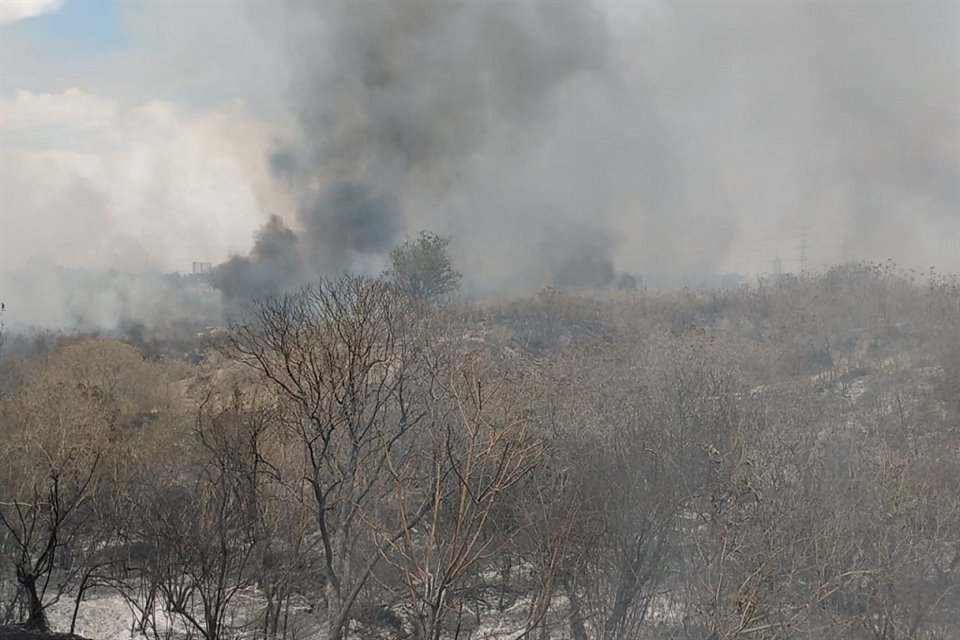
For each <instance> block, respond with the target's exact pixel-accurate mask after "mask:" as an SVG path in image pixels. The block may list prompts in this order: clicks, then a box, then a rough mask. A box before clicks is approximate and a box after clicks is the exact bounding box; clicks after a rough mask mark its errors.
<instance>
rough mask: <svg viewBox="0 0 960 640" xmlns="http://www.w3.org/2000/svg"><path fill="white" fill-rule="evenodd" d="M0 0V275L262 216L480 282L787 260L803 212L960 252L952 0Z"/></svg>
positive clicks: (235, 237)
mask: <svg viewBox="0 0 960 640" xmlns="http://www.w3.org/2000/svg"><path fill="white" fill-rule="evenodd" d="M0 6H2V13H0V132H2V141H0V187H2V189H0V287H2V286H4V285H6V286H7V288H8V290H9V287H10V286H12V285H11V284H10V277H11V276H10V274H11V273H15V272H16V271H18V270H20V269H21V268H23V267H24V266H26V265H31V264H60V265H65V266H82V267H95V268H116V269H118V270H131V271H146V270H165V271H170V270H178V271H187V270H189V268H190V264H191V262H192V261H194V260H206V261H212V262H214V263H219V262H222V261H224V260H226V259H227V258H228V257H229V256H231V255H234V254H240V255H246V254H247V253H248V252H250V251H251V249H252V247H253V242H254V237H255V234H256V232H257V230H258V229H259V228H261V227H262V226H263V225H264V224H266V223H267V222H268V220H269V219H270V217H271V216H274V215H275V216H278V217H279V218H280V220H282V221H284V222H285V224H286V225H287V226H289V227H290V228H292V229H293V230H295V231H296V232H297V233H302V234H305V236H304V237H306V236H307V235H309V234H326V236H325V238H326V239H325V240H322V241H317V242H313V241H308V240H304V242H303V247H306V248H303V247H301V249H300V250H302V251H306V250H309V251H318V252H323V251H332V250H333V249H334V248H336V249H338V250H340V249H343V251H344V253H343V255H342V256H340V258H338V260H339V262H338V263H337V264H341V263H342V264H344V265H347V266H356V265H367V266H368V267H369V268H373V267H372V266H370V265H376V263H377V259H378V256H382V248H381V247H380V245H381V244H385V243H388V242H389V241H392V240H393V239H394V235H396V237H397V238H402V236H403V235H404V234H406V233H410V232H414V231H416V230H417V229H420V228H424V227H428V228H432V229H435V230H437V231H439V232H441V233H444V234H449V235H451V236H452V237H453V244H452V247H453V249H454V251H455V252H456V255H457V258H458V261H459V262H460V264H461V265H462V270H463V271H464V272H465V276H466V279H467V280H468V282H469V281H471V280H472V281H473V282H475V283H480V285H479V286H481V287H488V288H504V289H525V288H538V287H539V286H542V285H543V284H548V283H549V281H550V279H551V278H552V277H554V274H556V273H557V272H558V270H562V269H567V268H569V265H574V266H576V265H583V264H587V265H589V264H594V263H595V262H596V261H597V260H599V261H601V262H603V261H607V262H609V264H610V265H611V266H612V267H613V268H614V269H615V270H616V271H629V272H634V273H650V272H678V273H720V272H729V271H742V272H748V273H754V272H760V271H766V270H768V269H769V266H770V263H771V259H772V258H773V256H775V255H779V256H780V257H781V258H782V260H783V264H784V267H785V268H786V269H796V267H797V260H798V257H799V252H798V247H799V244H800V241H799V239H798V238H799V236H800V235H801V233H806V234H807V236H808V246H809V250H808V258H809V265H810V266H811V267H817V266H821V265H825V264H829V263H834V262H837V261H839V260H841V259H842V258H844V257H849V258H863V259H871V260H883V259H886V258H887V257H892V258H894V259H895V260H897V261H898V262H900V263H901V264H903V265H906V266H913V267H918V268H925V267H927V266H931V265H934V266H936V267H938V268H939V269H941V270H947V271H958V270H960V10H958V7H960V3H957V2H920V1H917V0H911V1H909V2H903V3H895V2H881V3H865V2H850V3H842V2H817V3H786V2H776V3H774V2H750V3H735V2H710V3H707V2H704V3H698V2H683V3H668V2H660V1H650V2H641V1H635V2H628V1H608V2H603V3H599V4H588V3H586V2H581V3H572V2H570V3H563V2H553V3H543V4H522V5H518V4H517V3H493V2H488V3H462V2H461V3H452V2H451V3H443V2H430V3H426V4H417V3H390V4H379V3H375V2H365V3H353V4H352V5H351V4H343V5H340V4H337V3H332V2H327V3H308V2H306V1H297V2H288V3H284V2H280V1H279V0H271V1H270V2H229V1H220V0H206V1H203V2H186V1H183V2H150V1H147V0H138V1H136V2H120V1H116V2H114V1H110V0H65V1H64V2H59V1H55V0H4V2H3V3H2V5H0ZM377 74H380V75H377ZM343 184H346V185H348V187H349V188H348V189H347V191H348V192H349V189H354V190H355V191H358V192H359V193H360V200H359V202H361V204H363V203H368V202H377V203H380V205H383V206H384V207H386V208H387V209H386V210H388V211H389V212H390V213H389V214H385V215H389V216H392V217H390V219H389V220H390V221H389V224H390V225H391V231H390V235H387V236H385V237H383V238H379V236H378V238H379V240H378V242H379V244H377V243H374V244H370V241H369V238H370V236H369V235H365V236H363V238H361V239H360V240H357V235H356V233H359V232H357V230H356V229H353V228H352V227H350V228H348V229H347V231H349V232H350V233H351V234H353V235H349V236H342V235H341V234H343V233H346V232H345V231H343V229H342V227H343V217H344V216H346V215H348V214H346V213H343V212H342V211H339V210H336V211H335V209H336V208H337V207H339V206H341V205H340V204H338V203H342V202H343V197H342V194H343V193H344V188H343ZM350 193H353V192H350ZM338 194H340V195H338ZM338 198H339V199H338ZM350 202H351V203H354V204H355V202H354V200H351V201H350ZM354 204H351V206H354ZM378 206H379V205H378ZM349 215H353V214H349ZM362 215H366V214H365V213H364V214H362ZM331 220H337V221H338V222H336V224H337V225H340V226H338V227H337V228H336V229H333V227H332V226H331V225H333V224H334V223H333V222H331ZM380 220H381V218H377V217H376V216H373V217H370V218H369V220H367V223H366V224H380ZM351 224H352V223H351ZM803 229H806V231H805V232H804V231H802V230H803ZM363 233H368V230H364V231H363ZM381 240H382V241H381ZM344 242H345V243H347V245H346V248H344V246H341V244H342V243H344ZM351 242H359V243H360V244H357V245H356V246H355V247H354V246H353V245H351V244H350V243H351ZM363 243H366V244H363ZM329 262H330V261H329V260H328V261H327V263H325V264H328V263H329Z"/></svg>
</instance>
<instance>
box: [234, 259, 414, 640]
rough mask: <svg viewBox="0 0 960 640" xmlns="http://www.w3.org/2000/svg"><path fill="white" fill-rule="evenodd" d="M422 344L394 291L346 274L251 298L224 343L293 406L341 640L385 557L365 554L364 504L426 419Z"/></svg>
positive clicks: (331, 623)
mask: <svg viewBox="0 0 960 640" xmlns="http://www.w3.org/2000/svg"><path fill="white" fill-rule="evenodd" d="M424 340H425V336H424V335H423V329H422V325H421V324H418V323H417V322H416V317H415V315H414V310H413V307H412V306H411V304H410V302H409V298H408V297H407V296H406V295H405V294H404V293H403V292H402V291H401V290H400V289H399V288H397V287H396V286H395V285H392V284H389V283H386V282H384V281H380V280H369V279H365V278H355V277H344V278H342V279H340V280H337V281H326V280H325V281H321V282H320V283H319V284H318V285H316V286H310V287H306V288H305V289H303V290H302V291H301V292H299V293H297V294H293V295H287V296H284V297H281V298H275V299H270V300H265V301H261V302H258V303H256V304H255V305H254V306H253V308H252V309H251V312H250V317H249V319H248V320H247V322H246V323H244V324H239V325H236V326H234V327H233V328H232V330H231V331H230V333H229V336H228V338H227V340H226V342H225V344H224V350H225V352H226V353H227V354H228V355H229V356H230V357H232V358H234V359H235V360H236V361H238V362H241V363H243V364H245V365H248V366H250V367H252V368H253V369H254V370H256V371H257V372H259V373H260V374H261V375H262V376H263V377H264V379H265V380H266V381H268V382H269V383H270V384H271V385H273V387H274V388H275V389H276V390H277V392H278V393H280V394H281V395H282V396H283V397H285V398H286V399H287V400H288V401H289V402H290V403H291V404H292V405H293V406H294V407H296V413H295V415H293V416H292V417H291V420H290V425H291V431H292V432H293V433H294V434H295V435H296V436H297V439H298V441H299V443H300V444H301V446H302V448H303V455H304V458H305V461H306V467H307V469H306V477H305V478H304V482H305V483H306V485H307V486H308V487H309V490H310V492H311V494H312V496H313V499H314V503H315V504H314V509H315V512H314V515H315V518H316V531H317V533H318V535H319V538H320V541H321V545H322V556H323V581H324V584H323V589H324V598H325V601H326V611H327V614H326V615H327V626H328V631H329V634H330V637H331V638H332V639H334V640H337V639H339V638H340V637H342V635H343V632H344V628H345V626H346V623H347V621H348V619H349V616H350V613H351V610H352V608H353V605H354V603H355V602H356V599H357V597H358V595H359V594H360V592H361V590H362V588H363V586H364V585H365V584H366V582H367V581H368V580H369V577H370V574H371V572H372V571H373V569H374V567H375V566H376V564H377V562H378V561H379V555H378V554H370V555H368V556H367V557H362V556H361V550H362V549H363V546H362V544H363V542H364V537H363V536H362V535H361V534H362V533H363V532H362V530H359V528H358V527H357V524H358V516H359V513H360V510H361V509H362V508H363V505H364V504H365V503H366V502H367V501H369V500H370V499H372V498H373V497H375V496H376V495H378V494H379V493H381V491H382V489H383V483H384V482H389V474H387V473H385V464H386V462H387V458H388V452H389V451H390V449H391V447H393V446H394V445H395V443H396V442H398V441H399V440H401V439H403V438H404V437H405V436H407V434H409V433H410V432H411V430H413V429H415V428H416V427H417V425H418V423H419V422H420V420H421V418H422V415H423V411H422V409H420V408H418V407H417V405H416V402H415V400H417V399H418V396H419V393H420V392H421V390H420V389H419V388H418V385H419V383H420V381H421V378H422V377H423V373H422V371H421V370H420V365H421V358H420V351H421V349H422V347H423V343H424ZM375 489H376V491H375ZM398 535H402V532H398Z"/></svg>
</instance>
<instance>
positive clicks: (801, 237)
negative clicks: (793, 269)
mask: <svg viewBox="0 0 960 640" xmlns="http://www.w3.org/2000/svg"><path fill="white" fill-rule="evenodd" d="M795 239H796V240H797V241H798V242H799V244H798V246H797V254H798V255H797V261H798V262H799V263H800V273H801V274H803V273H806V272H807V262H808V261H809V258H810V225H809V224H802V225H800V227H799V229H798V232H797V235H796V236H795Z"/></svg>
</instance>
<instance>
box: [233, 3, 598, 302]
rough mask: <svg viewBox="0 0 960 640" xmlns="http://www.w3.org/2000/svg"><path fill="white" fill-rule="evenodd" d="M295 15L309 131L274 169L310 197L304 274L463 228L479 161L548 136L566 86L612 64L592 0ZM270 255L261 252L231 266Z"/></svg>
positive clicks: (399, 6)
mask: <svg viewBox="0 0 960 640" xmlns="http://www.w3.org/2000/svg"><path fill="white" fill-rule="evenodd" d="M287 11H288V12H289V14H288V20H289V22H288V23H287V24H288V27H290V28H291V29H292V32H291V34H290V37H289V39H288V40H289V42H288V45H287V46H288V55H289V61H290V66H291V68H292V70H293V77H294V80H293V83H292V86H291V87H290V89H289V94H288V95H289V99H290V101H291V103H292V105H293V106H292V111H294V112H295V113H297V114H298V123H299V132H298V136H297V137H296V139H295V141H294V142H291V143H287V144H285V145H283V146H281V148H279V149H278V150H277V152H276V153H275V155H274V158H273V166H274V168H275V170H276V172H277V174H278V175H280V176H282V178H283V179H284V180H285V181H286V182H287V183H288V184H290V185H291V187H292V188H293V189H294V190H295V192H296V193H298V194H299V196H298V197H299V201H300V207H299V210H298V214H297V219H296V221H295V224H294V226H295V227H296V228H297V230H298V233H299V238H298V241H297V243H296V245H297V249H298V250H299V252H300V254H301V261H302V264H303V265H304V266H305V267H307V271H306V272H305V275H306V274H312V273H315V272H320V273H335V272H337V271H342V270H353V271H357V270H360V271H362V270H375V269H376V268H377V267H381V266H382V265H383V261H384V258H385V256H386V255H387V254H388V253H389V251H390V249H391V248H393V247H394V246H395V245H396V244H397V243H398V242H400V241H401V240H402V239H403V237H404V234H406V233H408V232H410V231H413V230H414V229H416V228H418V227H426V226H429V227H431V228H433V229H435V230H438V231H440V232H441V233H451V234H454V235H455V236H459V232H460V231H461V228H460V227H459V225H457V224H456V223H455V221H454V220H453V218H452V216H453V215H454V214H455V212H454V211H453V209H452V203H451V202H450V201H451V199H455V198H457V197H460V196H462V195H463V193H464V188H465V187H466V188H469V187H470V183H471V181H472V178H471V176H472V175H475V174H476V171H475V169H476V167H475V166H472V165H476V164H478V163H479V164H481V165H482V164H484V163H485V162H487V156H488V153H489V149H490V146H491V145H496V144H502V143H503V142H505V141H509V145H510V146H511V147H514V148H518V149H522V148H525V147H528V146H530V145H534V144H537V143H538V142H539V141H542V140H543V139H544V138H543V136H544V135H545V133H546V132H545V130H544V126H543V125H544V122H543V121H544V120H549V119H550V118H551V117H552V115H553V114H554V113H555V111H556V105H555V102H556V101H557V100H558V98H559V94H560V93H561V91H562V90H563V88H564V87H565V86H567V85H568V84H569V83H571V82H573V81H575V80H576V79H577V78H578V77H580V76H587V75H591V74H598V73H601V72H602V71H603V70H604V68H605V66H606V60H605V56H606V53H607V50H606V47H607V34H606V32H605V27H604V23H603V19H602V16H601V15H600V14H599V12H598V11H597V10H596V9H595V8H594V7H591V6H589V5H586V4H580V3H549V4H548V3H521V4H496V3H470V2H444V3H437V2H408V3H377V2H374V3H351V4H332V3H321V4H312V3H290V4H289V5H288V6H287ZM291 25H295V27H293V26H291ZM504 160H507V158H504ZM507 161H508V162H511V160H507ZM465 174H466V175H465ZM476 204H480V202H477V203H476ZM418 207H419V210H418ZM470 215H473V214H472V213H471V214H470ZM488 215H490V216H498V215H499V212H497V211H494V210H491V211H489V212H488ZM463 240H464V238H458V241H460V242H462V241H463ZM261 262H262V261H261V258H260V256H258V255H257V249H256V248H255V249H254V253H252V254H251V255H250V256H249V257H246V258H236V259H234V260H232V261H231V262H229V263H227V264H225V265H223V266H222V267H220V268H219V269H218V272H231V273H233V272H235V271H236V270H237V268H239V267H241V266H243V268H245V269H246V268H249V269H253V270H255V271H256V270H260V269H261V267H259V266H254V265H259V264H260V263H261ZM262 269H263V270H266V271H269V272H271V273H273V272H275V270H274V269H273V267H272V266H271V265H268V264H264V265H263V266H262ZM260 283H261V281H260V280H258V279H256V278H255V279H253V280H251V281H250V283H249V284H250V286H249V287H248V286H246V285H245V283H244V279H243V278H237V277H233V275H230V276H225V277H224V278H222V279H220V284H219V285H218V286H221V287H223V291H224V293H225V294H226V295H227V296H228V297H237V296H240V295H242V294H253V293H255V292H256V289H257V288H258V287H259V285H260Z"/></svg>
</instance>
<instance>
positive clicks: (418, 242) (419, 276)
mask: <svg viewBox="0 0 960 640" xmlns="http://www.w3.org/2000/svg"><path fill="white" fill-rule="evenodd" d="M448 244H450V239H449V238H444V237H443V236H438V235H437V234H435V233H432V232H430V231H421V232H420V235H419V236H417V237H416V238H412V239H409V240H407V241H406V242H404V243H403V244H402V245H400V246H399V247H397V248H396V249H394V250H393V251H392V252H391V253H390V269H389V270H388V272H387V274H388V276H389V277H390V278H392V279H393V280H394V281H395V282H397V284H399V285H400V286H401V287H402V288H403V289H404V290H405V291H406V292H407V293H409V294H410V295H411V296H412V297H413V298H414V299H417V300H422V301H425V302H432V303H435V302H440V301H441V300H443V299H444V298H445V297H447V296H448V295H449V294H450V293H452V292H454V291H456V290H457V288H458V287H459V286H460V272H459V271H457V270H456V269H455V268H454V266H453V261H452V260H451V259H450V255H449V254H448V253H447V245H448Z"/></svg>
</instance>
